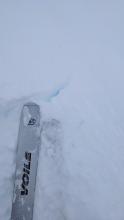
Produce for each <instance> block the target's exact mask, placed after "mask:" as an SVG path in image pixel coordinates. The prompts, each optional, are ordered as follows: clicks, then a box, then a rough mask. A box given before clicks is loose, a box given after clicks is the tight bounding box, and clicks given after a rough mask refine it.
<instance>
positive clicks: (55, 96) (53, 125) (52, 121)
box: [0, 0, 124, 220]
mask: <svg viewBox="0 0 124 220" xmlns="http://www.w3.org/2000/svg"><path fill="white" fill-rule="evenodd" d="M123 9H124V2H123V1H122V0H118V1H116V0H113V1H112V0H104V1H102V0H101V1H97V0H94V1H92V0H89V1H80V0H77V1H75V0H66V1H65V0H63V1H56V0H53V1H50V0H47V1H39V0H37V1H35V2H34V1H29V0H27V1H23V0H22V1H14V0H12V1H1V2H0V26H1V29H0V30H1V34H0V167H1V171H0V188H1V190H0V219H2V220H10V216H11V208H12V197H13V183H14V174H15V160H16V147H17V137H18V128H19V118H20V112H21V109H22V106H23V104H24V103H26V102H30V101H32V102H36V103H37V104H39V105H40V107H41V115H42V120H41V125H42V129H41V140H42V143H41V149H40V155H39V166H38V175H37V185H36V196H35V205H34V218H33V220H41V219H42V220H82V219H84V220H123V219H124V171H123V170H124V169H123V168H124V103H123V94H124V86H123V84H124V74H123V73H124V42H123V39H124V30H123V20H124V13H123Z"/></svg>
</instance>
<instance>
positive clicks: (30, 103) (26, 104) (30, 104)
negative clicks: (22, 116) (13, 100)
mask: <svg viewBox="0 0 124 220" xmlns="http://www.w3.org/2000/svg"><path fill="white" fill-rule="evenodd" d="M23 106H37V107H40V106H39V105H38V104H37V103H35V102H27V103H25V104H24V105H23Z"/></svg>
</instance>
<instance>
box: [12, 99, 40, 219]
mask: <svg viewBox="0 0 124 220" xmlns="http://www.w3.org/2000/svg"><path fill="white" fill-rule="evenodd" d="M40 144H41V140H40V107H39V106H38V105H37V104H35V103H27V104H25V105H24V106H23V109H22V112H21V118H20V126H19V134H18V143H17V157H16V174H15V185H14V195H13V203H12V213H11V220H32V219H33V207H34V198H35V186H36V175H37V167H38V156H39V147H40Z"/></svg>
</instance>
